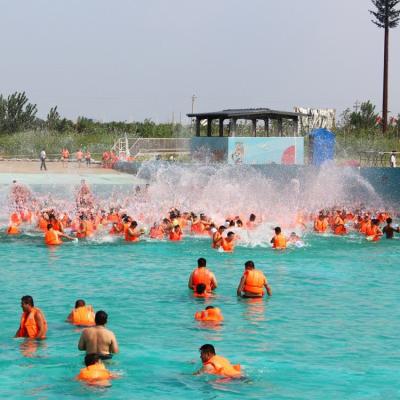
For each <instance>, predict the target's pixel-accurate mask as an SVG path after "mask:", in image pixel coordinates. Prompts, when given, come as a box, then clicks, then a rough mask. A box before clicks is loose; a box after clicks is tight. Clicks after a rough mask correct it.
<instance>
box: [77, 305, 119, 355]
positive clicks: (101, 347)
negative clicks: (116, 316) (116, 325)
mask: <svg viewBox="0 0 400 400" xmlns="http://www.w3.org/2000/svg"><path fill="white" fill-rule="evenodd" d="M107 318H108V315H107V313H106V312H105V311H97V313H96V315H95V317H94V322H95V323H96V326H93V327H91V328H86V329H84V330H83V332H82V334H81V337H80V339H79V343H78V349H79V350H85V351H86V354H93V353H95V354H98V355H99V357H100V358H101V359H102V360H106V359H109V358H111V357H112V353H118V351H119V348H118V342H117V339H116V337H115V335H114V333H113V332H111V331H110V330H108V329H106V327H105V326H104V325H105V324H106V323H107Z"/></svg>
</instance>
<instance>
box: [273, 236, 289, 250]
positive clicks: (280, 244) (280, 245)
mask: <svg viewBox="0 0 400 400" xmlns="http://www.w3.org/2000/svg"><path fill="white" fill-rule="evenodd" d="M272 247H273V248H274V249H278V250H281V249H286V238H285V236H283V235H282V233H280V234H279V235H275V236H274V244H273V246H272Z"/></svg>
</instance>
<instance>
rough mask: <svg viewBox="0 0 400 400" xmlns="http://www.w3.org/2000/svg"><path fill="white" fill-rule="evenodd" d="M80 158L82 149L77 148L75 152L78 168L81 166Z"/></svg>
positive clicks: (81, 157)
mask: <svg viewBox="0 0 400 400" xmlns="http://www.w3.org/2000/svg"><path fill="white" fill-rule="evenodd" d="M82 159H83V151H82V149H79V150H78V151H77V152H76V161H78V168H80V167H81V164H82Z"/></svg>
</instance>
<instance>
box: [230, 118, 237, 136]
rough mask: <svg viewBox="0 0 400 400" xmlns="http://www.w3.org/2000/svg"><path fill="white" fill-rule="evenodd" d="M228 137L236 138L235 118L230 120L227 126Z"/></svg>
mask: <svg viewBox="0 0 400 400" xmlns="http://www.w3.org/2000/svg"><path fill="white" fill-rule="evenodd" d="M229 136H232V137H235V136H236V118H231V123H230V126H229Z"/></svg>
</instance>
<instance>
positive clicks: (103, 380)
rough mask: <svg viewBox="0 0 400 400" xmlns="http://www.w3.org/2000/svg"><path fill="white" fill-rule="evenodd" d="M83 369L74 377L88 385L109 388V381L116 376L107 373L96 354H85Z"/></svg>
mask: <svg viewBox="0 0 400 400" xmlns="http://www.w3.org/2000/svg"><path fill="white" fill-rule="evenodd" d="M85 365H86V367H85V368H82V369H81V370H80V372H79V374H78V375H77V376H76V379H77V380H80V381H85V382H86V383H87V384H89V385H96V386H110V379H112V378H116V375H114V374H112V373H111V372H110V371H108V370H107V369H106V367H105V365H104V364H103V363H102V361H101V359H100V357H99V355H98V354H96V353H93V354H86V356H85Z"/></svg>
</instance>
